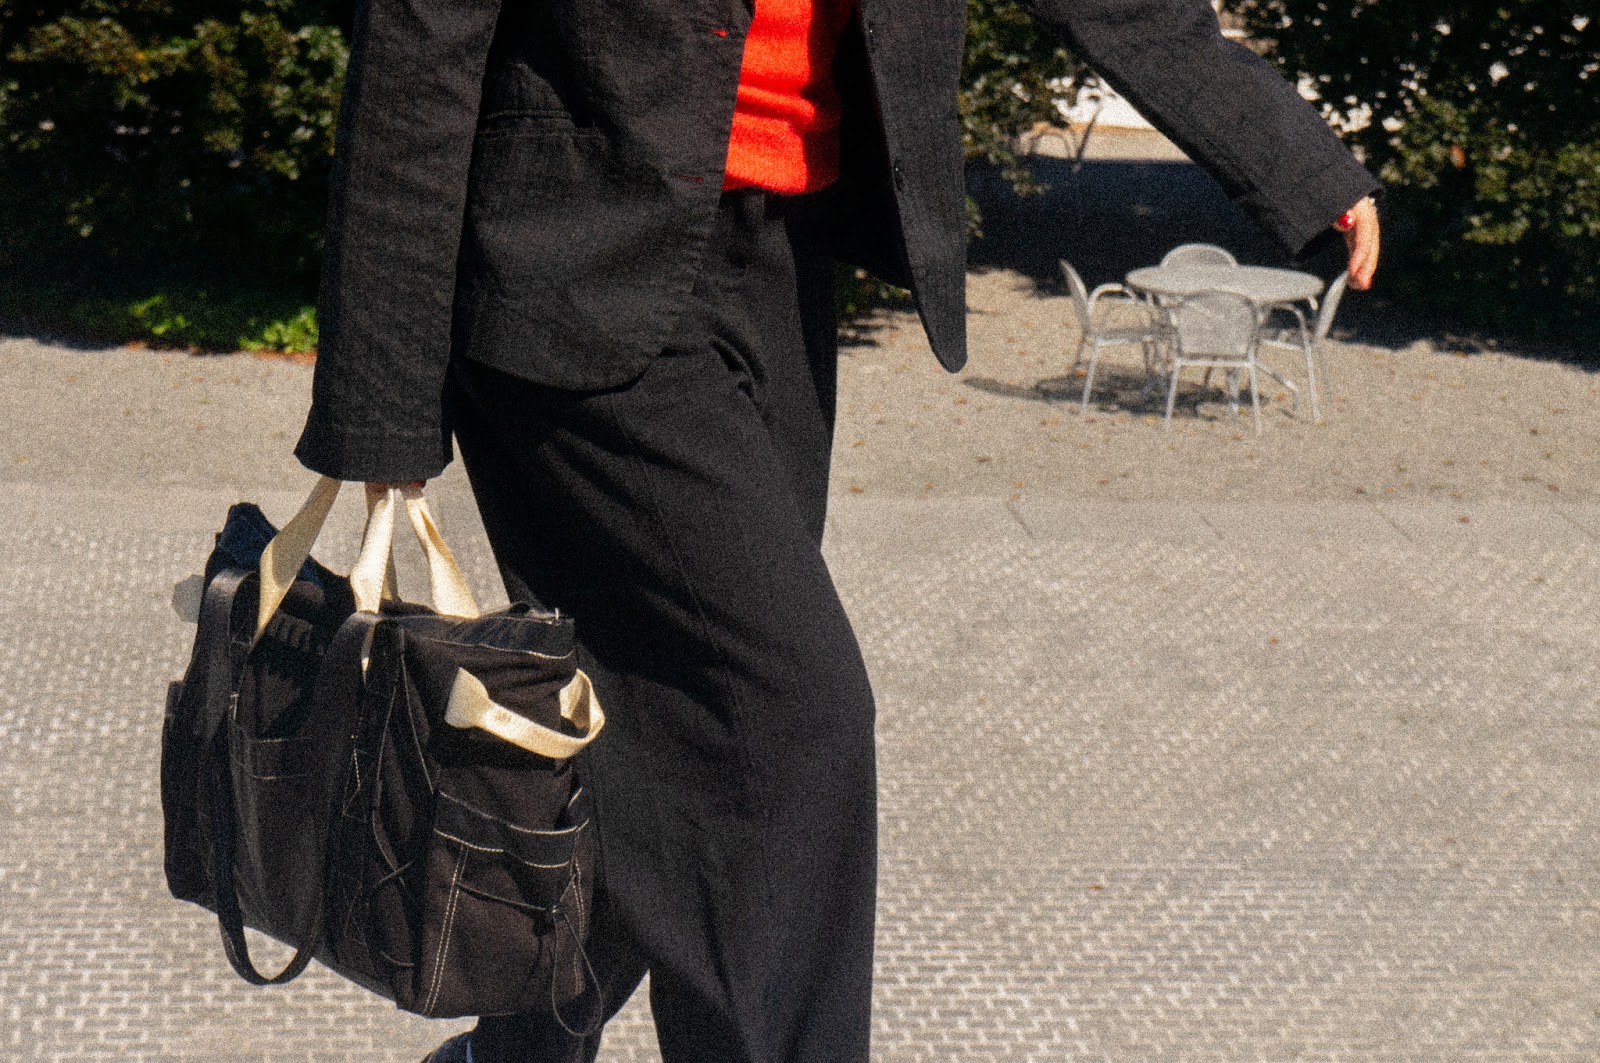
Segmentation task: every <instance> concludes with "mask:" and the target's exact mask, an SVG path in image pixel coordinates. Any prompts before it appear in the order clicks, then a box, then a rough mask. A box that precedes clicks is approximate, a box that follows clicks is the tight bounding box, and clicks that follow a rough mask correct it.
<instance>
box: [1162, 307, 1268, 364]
mask: <svg viewBox="0 0 1600 1063" xmlns="http://www.w3.org/2000/svg"><path fill="white" fill-rule="evenodd" d="M1167 313H1168V315H1169V316H1170V318H1171V320H1172V327H1173V329H1174V331H1175V332H1176V333H1177V337H1178V354H1179V357H1212V358H1237V359H1239V360H1240V361H1243V360H1245V359H1247V358H1249V357H1250V355H1251V352H1253V351H1254V350H1255V347H1256V338H1257V334H1258V332H1259V330H1260V318H1259V315H1258V314H1257V312H1256V305H1255V304H1254V303H1252V302H1251V301H1250V300H1249V299H1247V298H1245V297H1244V296H1242V295H1240V294H1238V293H1237V292H1218V291H1205V292H1195V293H1194V294H1193V295H1186V296H1184V297H1183V299H1182V300H1180V301H1179V302H1177V303H1176V304H1175V305H1173V306H1172V307H1170V308H1169V309H1168V311H1167Z"/></svg>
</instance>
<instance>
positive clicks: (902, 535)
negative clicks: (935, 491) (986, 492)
mask: <svg viewBox="0 0 1600 1063" xmlns="http://www.w3.org/2000/svg"><path fill="white" fill-rule="evenodd" d="M1026 537H1027V529H1025V528H1024V527H1023V526H1022V524H1021V523H1020V522H1019V521H1018V520H1017V518H1016V516H1015V515H1014V514H1013V513H1012V512H1011V510H1009V509H1008V508H1007V507H1006V506H1005V504H1004V503H1003V502H999V501H997V500H995V499H992V498H983V497H977V498H921V499H919V498H864V497H862V496H861V495H856V494H850V493H844V494H839V493H835V494H834V495H833V496H832V497H831V498H829V500H828V539H827V541H828V542H830V543H831V542H834V541H837V540H839V539H868V540H873V541H877V542H883V543H894V544H897V545H901V546H915V545H917V544H922V543H929V542H939V541H944V540H950V541H956V542H963V543H982V542H986V541H989V540H993V539H997V538H998V539H1005V538H1026Z"/></svg>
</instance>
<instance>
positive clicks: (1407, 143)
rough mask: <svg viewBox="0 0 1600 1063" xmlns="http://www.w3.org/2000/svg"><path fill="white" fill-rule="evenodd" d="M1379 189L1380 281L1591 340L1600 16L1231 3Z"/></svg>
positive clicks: (1503, 323) (1567, 7)
mask: <svg viewBox="0 0 1600 1063" xmlns="http://www.w3.org/2000/svg"><path fill="white" fill-rule="evenodd" d="M1235 6H1236V7H1237V9H1238V10H1239V13H1240V14H1241V15H1243V16H1244V18H1245V20H1246V23H1247V25H1248V26H1249V28H1250V30H1251V33H1252V35H1253V36H1254V37H1255V38H1256V39H1257V40H1258V41H1260V42H1262V44H1263V45H1264V46H1265V48H1266V50H1267V52H1268V55H1269V57H1271V58H1273V59H1274V60H1276V61H1277V62H1278V63H1279V64H1281V66H1282V67H1283V68H1284V69H1285V71H1287V72H1289V73H1290V74H1292V75H1300V76H1302V77H1307V78H1310V79H1311V81H1312V83H1313V84H1314V85H1315V86H1316V89H1317V91H1318V93H1319V94H1320V95H1321V97H1322V100H1323V102H1324V107H1325V108H1327V109H1328V110H1329V111H1330V113H1331V114H1332V115H1333V116H1334V117H1335V120H1336V122H1337V123H1338V124H1340V125H1341V126H1343V128H1344V130H1345V133H1346V136H1347V138H1348V139H1349V141H1350V142H1351V143H1352V144H1353V145H1355V146H1356V147H1357V149H1358V150H1360V151H1361V152H1362V153H1363V154H1364V155H1365V157H1366V159H1367V161H1368V163H1369V165H1371V166H1372V167H1373V168H1374V170H1375V171H1376V172H1377V173H1378V174H1379V176H1380V177H1381V178H1382V179H1383V181H1384V183H1385V185H1386V188H1387V191H1386V198H1387V210H1386V218H1387V220H1388V222H1389V228H1390V233H1391V234H1392V236H1389V237H1388V243H1389V245H1390V248H1391V250H1389V251H1388V252H1387V254H1386V259H1387V266H1386V269H1385V271H1384V273H1385V274H1386V276H1385V277H1384V281H1385V284H1386V285H1387V286H1389V287H1390V288H1391V289H1392V290H1394V291H1396V292H1397V293H1398V294H1399V295H1401V296H1402V297H1403V298H1405V299H1406V300H1407V301H1408V302H1410V303H1412V304H1413V305H1416V306H1419V307H1423V308H1426V309H1428V310H1430V311H1432V312H1434V313H1438V314H1443V315H1447V316H1448V317H1449V318H1450V319H1451V320H1454V321H1459V322H1461V323H1464V324H1470V325H1475V326H1489V327H1499V328H1505V327H1507V326H1509V327H1510V328H1511V329H1513V330H1515V331H1518V332H1522V333H1525V334H1529V335H1541V336H1552V337H1563V336H1564V337H1567V338H1581V339H1588V340H1594V339H1597V338H1600V107H1596V106H1595V100H1596V99H1597V98H1600V17H1597V16H1600V13H1596V15H1593V16H1592V15H1590V14H1586V13H1584V12H1583V11H1581V10H1580V7H1581V6H1583V5H1579V4H1576V3H1560V2H1552V0H1499V2H1497V3H1495V4H1459V3H1447V2H1444V0H1421V2H1417V3H1409V4H1393V3H1387V4H1386V3H1379V2H1377V0H1347V2H1345V3H1337V4H1336V3H1331V2H1328V0H1239V2H1237V3H1236V5H1235Z"/></svg>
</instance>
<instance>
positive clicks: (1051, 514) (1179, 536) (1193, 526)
mask: <svg viewBox="0 0 1600 1063" xmlns="http://www.w3.org/2000/svg"><path fill="white" fill-rule="evenodd" d="M1011 509H1012V511H1013V512H1014V513H1016V514H1017V518H1018V519H1019V520H1020V521H1021V522H1022V523H1023V525H1024V526H1025V527H1026V528H1027V529H1028V534H1029V535H1030V536H1032V537H1033V538H1035V539H1040V540H1045V541H1052V542H1059V541H1064V540H1074V539H1097V540H1106V539H1109V540H1113V541H1119V542H1129V541H1138V540H1153V541H1158V542H1200V541H1206V540H1212V539H1215V538H1216V537H1217V531H1216V529H1215V528H1213V527H1212V526H1211V525H1210V524H1208V523H1207V522H1206V519H1205V516H1204V512H1203V511H1202V510H1201V509H1200V508H1199V507H1197V506H1194V505H1190V504H1185V503H1182V502H1167V501H1154V502H1139V501H1135V502H1102V501H1088V500H1078V499H1072V500H1064V499H1051V498H1029V499H1026V500H1022V501H1016V502H1012V503H1011Z"/></svg>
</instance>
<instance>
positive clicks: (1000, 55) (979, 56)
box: [958, 0, 1088, 192]
mask: <svg viewBox="0 0 1600 1063" xmlns="http://www.w3.org/2000/svg"><path fill="white" fill-rule="evenodd" d="M1087 76H1088V68H1087V67H1085V66H1084V65H1083V63H1081V62H1079V61H1078V60H1077V59H1075V58H1073V56H1072V53H1070V52H1068V51H1067V50H1066V48H1064V47H1062V45H1061V42H1060V41H1059V40H1058V39H1057V38H1055V37H1054V36H1053V35H1051V34H1050V32H1049V31H1048V30H1045V29H1044V28H1043V27H1042V26H1040V25H1039V24H1038V23H1036V22H1035V21H1034V20H1033V19H1032V18H1031V17H1030V16H1029V15H1028V14H1027V12H1026V10H1025V9H1024V8H1023V6H1022V5H1021V4H1020V3H1018V2H1017V0H967V50H966V55H965V56H964V58H963V61H962V70H961V91H960V95H959V97H958V104H959V107H960V113H961V143H962V147H963V148H964V149H965V151H966V156H967V159H968V160H969V161H971V160H974V159H982V160H983V161H985V162H987V163H989V164H990V165H992V166H995V167H996V168H998V169H999V171H1000V174H1001V176H1003V177H1004V178H1005V179H1006V180H1007V181H1009V182H1011V184H1012V185H1013V187H1015V188H1017V189H1018V190H1019V191H1023V192H1028V191H1033V190H1034V185H1033V182H1032V181H1031V179H1030V177H1029V175H1028V171H1027V169H1026V167H1024V166H1023V164H1022V161H1021V160H1020V159H1019V158H1018V157H1017V150H1016V149H1017V138H1018V137H1019V136H1020V135H1022V134H1023V133H1026V132H1027V131H1028V130H1030V129H1032V128H1033V127H1034V126H1036V125H1038V124H1039V123H1041V122H1050V123H1054V124H1057V125H1059V124H1060V123H1061V113H1060V111H1058V110H1057V109H1056V99H1057V97H1058V95H1059V91H1058V89H1057V88H1055V87H1054V85H1053V84H1052V83H1057V82H1060V81H1065V80H1069V79H1070V80H1071V81H1072V82H1073V83H1074V84H1076V85H1082V84H1084V83H1085V78H1086V77H1087Z"/></svg>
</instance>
